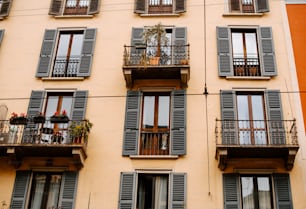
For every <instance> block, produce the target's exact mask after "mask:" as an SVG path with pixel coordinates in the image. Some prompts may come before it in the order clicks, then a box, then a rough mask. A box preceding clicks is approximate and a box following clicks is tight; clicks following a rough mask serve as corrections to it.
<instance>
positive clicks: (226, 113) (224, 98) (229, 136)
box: [220, 90, 238, 144]
mask: <svg viewBox="0 0 306 209" xmlns="http://www.w3.org/2000/svg"><path fill="white" fill-rule="evenodd" d="M220 96H221V116H222V127H221V128H222V144H238V137H237V124H236V120H237V116H236V115H237V113H236V102H235V101H236V95H235V92H234V91H232V90H226V91H221V94H220Z"/></svg>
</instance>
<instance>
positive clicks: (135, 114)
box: [123, 91, 141, 156]
mask: <svg viewBox="0 0 306 209" xmlns="http://www.w3.org/2000/svg"><path fill="white" fill-rule="evenodd" d="M140 98H141V92H140V91H128V92H127V98H126V111H125V122H124V137H123V155H124V156H126V155H136V154H137V149H138V135H139V117H140V116H139V112H140V111H139V109H140Z"/></svg>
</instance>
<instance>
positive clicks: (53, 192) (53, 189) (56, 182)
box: [47, 175, 62, 208]
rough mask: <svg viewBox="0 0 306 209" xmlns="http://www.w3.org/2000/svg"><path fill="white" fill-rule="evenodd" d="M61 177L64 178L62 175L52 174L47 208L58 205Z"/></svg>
mask: <svg viewBox="0 0 306 209" xmlns="http://www.w3.org/2000/svg"><path fill="white" fill-rule="evenodd" d="M61 179H62V178H61V176H60V175H52V176H51V182H50V187H49V192H48V202H47V208H52V207H57V204H58V197H59V192H60V185H61Z"/></svg>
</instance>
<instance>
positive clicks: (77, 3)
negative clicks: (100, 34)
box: [64, 0, 89, 15]
mask: <svg viewBox="0 0 306 209" xmlns="http://www.w3.org/2000/svg"><path fill="white" fill-rule="evenodd" d="M88 6H89V0H67V3H66V6H65V11H64V14H65V15H86V14H87V9H88Z"/></svg>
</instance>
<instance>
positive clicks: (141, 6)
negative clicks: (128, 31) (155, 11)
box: [134, 0, 146, 14]
mask: <svg viewBox="0 0 306 209" xmlns="http://www.w3.org/2000/svg"><path fill="white" fill-rule="evenodd" d="M134 12H135V13H138V14H143V13H145V12H146V0H135V7H134Z"/></svg>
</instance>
